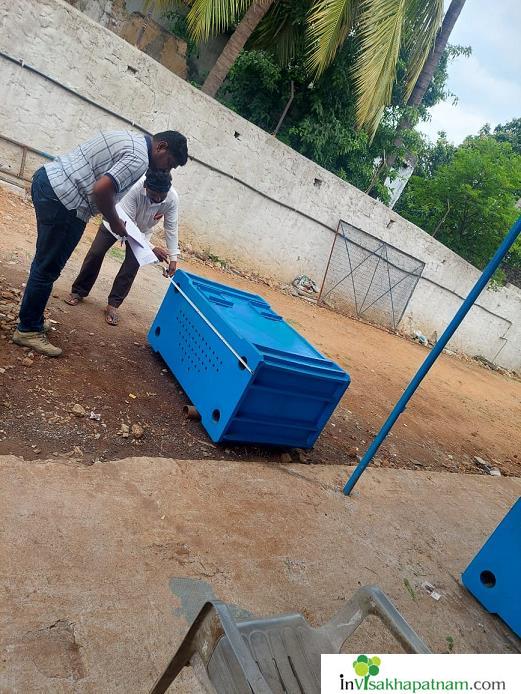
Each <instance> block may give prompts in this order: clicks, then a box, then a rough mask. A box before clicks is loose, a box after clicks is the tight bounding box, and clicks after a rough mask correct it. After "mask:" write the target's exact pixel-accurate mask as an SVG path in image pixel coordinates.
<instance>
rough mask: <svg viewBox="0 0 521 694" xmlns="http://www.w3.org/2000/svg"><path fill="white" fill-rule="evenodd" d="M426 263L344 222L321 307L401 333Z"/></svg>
mask: <svg viewBox="0 0 521 694" xmlns="http://www.w3.org/2000/svg"><path fill="white" fill-rule="evenodd" d="M424 267H425V263H423V262H422V261H421V260H418V259H417V258H414V257H413V256H411V255H409V254H408V253H404V252H403V251H401V250H399V249H398V248H395V247H394V246H391V245H390V244H388V243H386V242H385V241H382V240H381V239H378V238H376V237H375V236H372V235H371V234H368V233H367V232H365V231H362V229H358V228H357V227H354V226H353V225H352V224H349V223H348V222H344V221H343V220H340V222H339V224H338V228H337V232H336V234H335V239H334V241H333V246H332V248H331V254H330V256H329V261H328V264H327V267H326V272H325V274H324V279H323V282H322V287H321V289H320V295H319V299H318V301H319V303H323V304H326V305H327V306H330V307H331V308H333V309H335V310H337V311H339V312H347V313H349V314H352V313H353V312H354V313H355V314H356V315H357V316H359V317H361V318H365V319H366V320H368V321H371V322H373V323H377V324H378V325H383V326H386V327H389V328H393V329H394V330H396V329H397V327H398V325H399V323H400V321H401V319H402V317H403V314H404V312H405V309H406V308H407V305H408V303H409V301H410V298H411V296H412V294H413V292H414V289H415V288H416V285H417V284H418V280H419V279H420V277H421V275H422V272H423V268H424Z"/></svg>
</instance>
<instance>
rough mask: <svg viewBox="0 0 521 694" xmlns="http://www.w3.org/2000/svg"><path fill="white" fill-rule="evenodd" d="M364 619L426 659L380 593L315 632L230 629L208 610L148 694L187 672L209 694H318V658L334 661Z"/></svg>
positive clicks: (291, 618)
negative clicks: (383, 627) (190, 671)
mask: <svg viewBox="0 0 521 694" xmlns="http://www.w3.org/2000/svg"><path fill="white" fill-rule="evenodd" d="M370 615H375V616H377V617H379V618H380V619H381V620H382V622H383V623H384V624H385V625H386V626H387V628H388V629H389V631H390V632H391V633H392V634H393V635H394V636H395V638H396V639H397V640H398V641H399V642H400V643H401V644H402V646H403V647H404V648H405V650H406V651H407V652H408V653H430V651H429V649H428V648H427V646H426V645H425V644H424V642H423V641H422V640H421V639H420V637H419V636H418V635H417V634H416V633H415V632H414V631H413V629H411V627H410V626H409V625H408V624H407V622H406V621H405V619H404V618H403V617H402V616H401V614H400V613H399V612H398V610H397V609H396V608H395V607H394V605H393V604H392V602H391V601H390V600H389V598H387V596H386V595H385V594H384V593H383V592H382V591H381V590H380V588H378V586H365V587H363V588H360V589H359V590H358V591H357V592H356V593H355V595H354V596H353V597H352V598H351V599H350V600H349V601H348V602H347V603H346V604H345V605H344V606H343V608H342V609H341V610H340V611H339V612H338V613H337V614H336V615H335V616H334V617H333V619H331V620H330V621H329V622H327V623H326V624H324V625H323V626H321V627H318V628H314V627H311V626H310V625H309V624H308V623H307V622H306V620H305V619H304V617H303V616H302V615H301V614H288V615H280V616H277V617H267V618H265V619H253V620H251V621H244V622H235V621H234V619H233V617H232V615H231V613H230V610H229V609H228V606H227V605H226V604H225V603H222V602H218V601H215V602H207V603H205V605H204V606H203V608H202V609H201V611H200V612H199V614H198V615H197V617H196V618H195V620H194V622H193V624H192V626H191V627H190V629H189V630H188V633H187V635H186V636H185V638H184V639H183V642H182V643H181V645H180V647H179V649H178V651H177V653H176V654H175V655H174V657H173V658H172V660H171V661H170V663H169V664H168V666H167V668H166V670H165V671H164V672H163V674H162V675H161V677H160V678H159V679H158V680H157V682H156V684H155V685H154V687H153V688H152V690H151V692H150V694H163V692H166V691H167V690H168V688H169V686H170V685H171V684H172V682H173V681H174V680H175V678H176V677H177V675H178V674H179V672H180V671H181V670H182V669H183V667H184V666H185V665H191V666H192V667H193V668H194V671H195V674H196V676H197V678H198V679H199V681H200V682H201V684H202V685H203V687H204V688H205V690H206V691H207V692H211V693H212V694H252V693H253V694H286V693H287V694H315V693H316V694H318V693H319V692H320V656H321V654H322V653H339V652H340V650H341V648H342V646H343V644H344V642H345V641H346V640H347V639H348V638H349V636H351V634H352V633H353V632H354V631H355V630H356V629H357V628H358V627H359V626H360V624H361V623H362V622H363V621H364V620H365V619H366V618H367V617H369V616H370Z"/></svg>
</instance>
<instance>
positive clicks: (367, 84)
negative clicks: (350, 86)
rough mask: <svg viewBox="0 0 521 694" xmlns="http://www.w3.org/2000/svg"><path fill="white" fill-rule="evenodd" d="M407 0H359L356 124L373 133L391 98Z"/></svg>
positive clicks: (355, 72)
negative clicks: (360, 0)
mask: <svg viewBox="0 0 521 694" xmlns="http://www.w3.org/2000/svg"><path fill="white" fill-rule="evenodd" d="M406 8H407V0H362V2H361V7H360V16H359V21H358V28H357V31H358V34H359V40H360V51H359V53H358V56H357V58H356V61H355V65H354V68H353V78H354V83H355V89H356V93H357V105H356V117H357V123H358V125H359V127H365V128H366V129H367V131H368V132H369V134H370V135H371V136H374V133H375V132H376V129H377V127H378V124H379V122H380V119H381V117H382V114H383V110H384V108H385V106H386V105H387V104H389V103H390V101H391V94H392V88H393V83H394V81H395V78H396V64H397V61H398V55H399V52H400V44H401V40H402V31H403V26H404V20H405V13H406Z"/></svg>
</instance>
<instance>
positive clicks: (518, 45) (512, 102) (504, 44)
mask: <svg viewBox="0 0 521 694" xmlns="http://www.w3.org/2000/svg"><path fill="white" fill-rule="evenodd" d="M448 4H449V3H448V2H447V1H446V3H445V5H446V6H447V5H448ZM449 43H452V44H460V45H463V46H471V47H472V55H471V56H470V58H465V57H464V56H461V57H459V58H456V59H455V60H453V61H452V62H451V63H450V65H449V68H448V70H449V80H448V87H449V89H450V91H452V92H454V93H455V94H456V95H457V97H458V103H457V104H456V105H455V106H454V105H453V104H452V102H451V101H444V102H441V103H439V104H437V105H436V106H433V107H432V108H431V109H430V113H431V116H432V119H431V120H430V121H428V122H426V123H422V124H420V125H419V126H418V127H419V129H420V130H421V131H422V132H424V133H425V134H426V135H427V136H428V137H429V138H430V139H432V140H435V139H436V136H437V133H438V131H439V130H444V131H445V132H446V133H447V136H448V139H449V140H451V141H452V142H454V144H459V143H460V142H462V140H463V139H464V138H465V137H466V136H467V135H475V134H476V133H477V132H478V130H479V129H480V128H481V126H483V125H484V124H485V123H490V125H491V126H492V127H494V126H495V125H497V124H498V123H505V122H508V121H509V120H512V118H519V117H521V0H466V3H465V5H464V7H463V9H462V11H461V14H460V16H459V18H458V20H457V22H456V25H455V27H454V29H453V31H452V34H451V37H450V39H449Z"/></svg>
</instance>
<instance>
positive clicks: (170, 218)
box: [121, 177, 179, 260]
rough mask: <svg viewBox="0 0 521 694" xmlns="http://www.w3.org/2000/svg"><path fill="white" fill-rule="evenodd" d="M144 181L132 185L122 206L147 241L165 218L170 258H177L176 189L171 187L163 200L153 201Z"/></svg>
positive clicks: (177, 207) (177, 201)
mask: <svg viewBox="0 0 521 694" xmlns="http://www.w3.org/2000/svg"><path fill="white" fill-rule="evenodd" d="M144 181H145V178H144V177H143V178H141V179H140V180H139V181H138V182H137V183H135V184H134V185H133V186H132V188H131V189H130V190H129V191H128V193H127V194H126V195H125V197H124V198H123V200H122V201H121V207H122V208H123V210H124V211H125V212H126V213H127V214H128V216H129V217H130V219H131V220H132V221H133V222H135V223H136V225H137V226H138V227H139V230H140V231H141V232H143V234H144V235H145V238H146V240H147V241H150V237H151V236H152V233H153V231H154V227H155V225H156V224H157V223H158V222H159V221H160V220H161V219H163V226H164V229H165V239H166V247H167V248H168V253H169V255H170V260H176V259H177V256H178V255H179V245H178V231H177V229H178V210H179V197H178V195H177V193H176V191H175V190H174V189H173V188H170V190H169V191H168V194H167V196H166V198H165V200H163V202H158V203H156V202H152V200H150V198H149V197H148V196H147V193H146V190H145V188H144V186H143V183H144Z"/></svg>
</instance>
